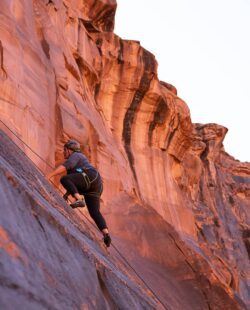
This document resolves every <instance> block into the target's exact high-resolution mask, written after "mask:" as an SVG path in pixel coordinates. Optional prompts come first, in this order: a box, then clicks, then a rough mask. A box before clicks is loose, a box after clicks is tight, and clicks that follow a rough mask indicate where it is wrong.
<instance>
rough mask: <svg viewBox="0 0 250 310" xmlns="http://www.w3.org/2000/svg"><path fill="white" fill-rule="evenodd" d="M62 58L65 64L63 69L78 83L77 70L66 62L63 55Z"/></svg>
mask: <svg viewBox="0 0 250 310" xmlns="http://www.w3.org/2000/svg"><path fill="white" fill-rule="evenodd" d="M63 57H64V62H65V68H66V69H67V70H68V71H69V72H70V73H71V74H72V75H73V76H74V78H76V79H77V81H80V76H79V74H78V72H77V70H76V69H75V68H74V67H73V66H72V65H71V64H70V63H68V60H67V58H66V56H65V55H63Z"/></svg>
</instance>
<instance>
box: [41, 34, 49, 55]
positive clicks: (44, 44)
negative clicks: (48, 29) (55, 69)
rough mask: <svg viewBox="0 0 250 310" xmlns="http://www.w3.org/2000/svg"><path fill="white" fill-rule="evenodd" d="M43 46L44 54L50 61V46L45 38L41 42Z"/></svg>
mask: <svg viewBox="0 0 250 310" xmlns="http://www.w3.org/2000/svg"><path fill="white" fill-rule="evenodd" d="M41 46H42V49H43V51H44V54H45V55H46V57H47V58H48V59H50V54H49V50H50V48H49V44H48V42H47V41H46V40H45V38H44V37H43V38H42V40H41Z"/></svg>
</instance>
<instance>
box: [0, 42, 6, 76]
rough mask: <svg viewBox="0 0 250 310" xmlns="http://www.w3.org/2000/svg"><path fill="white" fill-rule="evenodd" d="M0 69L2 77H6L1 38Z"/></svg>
mask: <svg viewBox="0 0 250 310" xmlns="http://www.w3.org/2000/svg"><path fill="white" fill-rule="evenodd" d="M0 70H1V71H2V72H3V74H4V77H5V78H6V77H7V72H6V71H5V69H4V66H3V44H2V41H1V40H0Z"/></svg>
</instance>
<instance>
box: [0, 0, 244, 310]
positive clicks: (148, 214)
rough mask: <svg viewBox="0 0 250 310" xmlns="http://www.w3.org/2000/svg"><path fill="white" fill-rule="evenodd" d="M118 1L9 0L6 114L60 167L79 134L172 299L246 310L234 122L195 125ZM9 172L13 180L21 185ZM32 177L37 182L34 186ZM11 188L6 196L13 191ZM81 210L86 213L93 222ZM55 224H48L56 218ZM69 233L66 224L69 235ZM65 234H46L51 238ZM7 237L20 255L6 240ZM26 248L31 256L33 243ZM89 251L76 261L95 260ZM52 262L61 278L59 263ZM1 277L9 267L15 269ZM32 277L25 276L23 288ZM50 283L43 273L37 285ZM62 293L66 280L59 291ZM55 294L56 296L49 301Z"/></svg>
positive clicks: (150, 275)
mask: <svg viewBox="0 0 250 310" xmlns="http://www.w3.org/2000/svg"><path fill="white" fill-rule="evenodd" d="M115 10H116V1H112V0H110V1H108V0H106V1H105V0H103V1H101V0H100V1H90V0H88V1H66V0H64V1H62V0H53V1H51V0H50V1H42V0H33V1H31V0H25V1H7V0H3V1H2V3H1V13H0V14H1V19H0V100H1V105H0V112H1V113H0V115H1V121H3V122H4V123H5V124H7V125H8V126H9V127H10V129H11V130H12V131H13V132H15V134H16V135H17V136H18V137H20V138H21V139H22V140H23V141H24V142H25V143H26V144H27V145H28V146H30V147H31V148H32V149H33V150H35V151H36V152H37V154H39V155H40V157H42V158H43V159H45V160H46V161H47V162H48V164H49V165H50V166H54V165H56V164H58V163H60V162H61V161H62V158H63V157H62V145H63V143H64V142H65V141H66V140H67V139H68V138H75V139H77V140H79V141H80V143H81V144H82V150H83V151H84V153H85V154H86V155H87V156H88V157H89V159H90V160H91V161H92V163H93V164H94V165H95V166H96V167H97V168H98V169H99V170H100V172H101V175H102V177H103V180H104V188H105V190H104V194H103V196H102V197H103V200H102V203H103V204H102V208H103V211H104V213H105V216H106V217H107V221H108V223H109V226H110V229H111V233H112V234H113V235H114V242H115V244H117V245H118V246H119V248H121V249H122V251H123V253H124V254H126V255H127V257H128V259H129V261H130V262H132V263H133V265H134V266H136V267H137V268H138V270H139V271H140V272H141V274H142V275H143V276H144V277H145V279H146V280H147V282H148V283H149V284H150V285H152V286H153V287H154V288H155V290H156V292H157V294H159V296H160V297H161V300H163V302H164V304H166V305H168V307H169V308H170V309H171V308H172V309H246V308H247V306H249V286H248V283H249V272H250V268H249V256H250V242H249V237H250V228H249V227H250V225H249V207H250V195H249V193H250V181H249V180H250V164H249V163H240V162H239V161H237V160H235V159H234V158H232V157H231V156H230V155H228V154H227V153H226V152H225V150H224V148H223V139H224V137H225V134H226V131H227V129H226V128H224V127H222V126H219V125H216V124H206V125H203V124H192V122H191V119H190V113H189V109H188V107H187V105H186V104H185V102H183V100H181V99H180V98H179V97H178V96H177V90H176V88H175V87H174V86H172V85H170V84H168V83H166V82H162V81H159V80H158V77H157V62H156V60H155V58H154V56H153V55H152V54H151V53H150V52H149V51H147V50H145V49H144V48H143V47H141V46H140V43H139V42H138V41H129V40H123V39H121V38H119V37H118V36H117V35H115V34H114V32H113V28H114V16H115ZM1 128H2V129H4V130H5V132H6V133H7V134H9V137H10V138H11V139H12V140H13V141H14V142H16V143H17V144H18V145H19V146H20V147H21V148H22V149H23V151H24V152H25V153H26V154H27V155H28V156H29V157H30V158H31V159H32V160H33V161H34V162H35V163H36V165H38V167H39V168H40V169H41V170H42V171H43V173H46V172H48V171H49V170H50V169H51V168H50V167H49V165H46V164H45V163H44V161H42V160H41V159H40V158H39V157H38V156H36V155H35V154H34V153H33V152H32V151H31V150H30V149H29V148H28V147H27V145H26V144H24V143H20V141H19V140H18V139H17V138H16V137H15V136H14V135H13V134H10V133H9V131H8V130H7V129H6V128H5V127H4V126H3V125H2V124H1ZM3 137H4V136H3V135H1V139H3ZM6 143H7V142H6ZM2 156H3V158H4V161H3V164H2V171H5V174H6V173H7V172H6V171H9V170H10V169H13V168H11V166H13V165H15V164H14V162H15V160H13V161H12V162H11V163H10V164H9V165H7V164H6V158H7V157H8V156H9V154H7V155H6V154H5V155H2ZM20 160H21V159H20ZM6 165H7V166H6ZM20 169H21V168H20ZM23 169H24V168H22V169H21V171H23ZM30 169H31V173H30V174H31V175H33V174H34V173H35V170H33V168H30ZM18 173H19V172H18ZM7 174H8V173H7ZM5 179H6V178H3V184H5V185H4V186H5V187H3V188H6V190H7V188H11V186H12V185H13V186H14V184H12V181H10V182H7V181H6V180H5ZM4 180H5V181H4ZM6 182H7V183H6ZM16 182H17V184H19V182H20V180H18V181H16ZM40 182H43V181H40ZM18 186H21V185H18ZM46 186H47V185H46ZM14 187H15V186H14ZM32 187H34V189H35V183H34V182H33V183H32V184H31V186H30V189H29V190H28V191H30V190H31V188H32ZM10 191H11V189H10ZM35 192H36V190H35ZM1 195H2V196H3V197H6V196H5V192H3V191H2V194H1ZM4 199H7V198H4ZM18 199H21V197H19V198H18ZM46 199H47V200H48V202H44V203H45V204H49V205H51V204H52V205H53V206H55V204H53V203H52V201H51V200H50V198H49V195H47V196H46ZM58 202H59V201H58ZM60 203H62V201H61V200H60ZM14 204H18V202H17V201H15V202H14ZM23 204H24V203H20V210H22V209H23ZM36 204H37V202H36V203H35V205H36ZM32 206H33V204H31V209H32ZM4 207H5V208H7V206H6V204H5V205H4ZM33 207H34V206H33ZM9 208H11V207H10V206H9ZM48 208H51V207H48ZM38 209H39V208H37V207H36V212H37V210H38ZM42 209H43V208H42ZM10 210H12V211H11V213H10V214H8V217H10V218H9V220H10V221H12V222H13V223H15V222H17V218H16V212H17V211H16V210H15V209H10ZM20 212H22V211H20ZM23 212H24V211H23ZM67 212H70V211H67ZM8 217H7V218H8ZM71 217H74V212H70V215H69V216H68V218H71ZM45 218H46V219H45V220H44V221H45V222H46V221H47V220H48V219H47V217H45ZM56 218H57V216H56ZM57 220H58V221H59V219H57ZM82 220H83V219H78V218H77V219H76V222H77V223H78V224H79V225H83V224H80V223H81V221H82ZM2 225H3V233H2V239H3V240H4V241H2V243H3V244H6V242H7V241H6V240H7V239H8V238H9V237H8V236H9V234H11V233H12V231H14V232H15V233H14V235H13V237H12V239H10V241H8V242H10V244H11V246H12V243H13V244H14V243H15V241H16V240H15V236H17V235H18V231H15V230H13V229H14V228H13V226H12V225H10V223H9V222H8V221H6V222H3V224H2ZM67 225H68V224H67V223H64V224H63V225H62V227H64V228H63V230H64V229H65V227H68V226H67ZM45 226H46V228H45V231H47V229H48V230H50V229H52V228H51V225H49V226H48V225H47V224H46V225H45ZM32 227H33V226H32ZM34 230H35V231H37V227H36V228H34ZM6 231H7V232H6ZM81 231H85V228H83V229H81ZM60 232H61V230H60ZM66 236H67V234H66V233H65V234H64V233H63V236H62V240H63V239H65V238H67V237H66ZM39 238H40V237H39ZM54 238H55V237H52V238H51V241H50V239H48V240H47V244H48V246H50V244H51V243H50V242H52V243H53V242H55V241H53V240H54ZM58 238H59V237H58ZM79 238H80V237H79ZM87 239H88V238H87ZM87 239H86V240H87ZM8 240H9V239H8ZM28 240H29V238H28ZM86 240H85V241H84V242H83V244H84V243H85V242H88V241H86ZM30 241H31V240H30ZM8 242H7V243H8ZM60 242H64V241H60ZM21 243H22V242H21ZM22 244H23V243H22ZM44 246H45V245H44ZM81 246H82V245H81ZM81 246H80V245H79V246H78V245H77V246H75V248H74V251H75V250H76V248H77V247H79V248H80V247H81ZM13 247H15V246H14V245H13ZM2 248H3V251H4V253H5V254H4V255H9V252H8V250H7V248H6V246H3V247H2ZM20 249H21V250H19V252H20V251H21V252H23V253H25V255H27V257H28V258H27V260H29V259H30V260H31V257H29V255H31V256H32V255H33V254H31V252H30V250H29V249H26V248H25V247H24V248H23V247H22V246H20ZM14 252H15V253H16V254H15V255H16V256H17V257H19V256H20V255H21V254H17V253H19V252H18V250H14ZM52 252H53V251H52ZM27 253H28V254H27ZM58 253H59V254H58ZM58 253H57V254H58V255H61V253H60V252H58ZM85 254H86V253H85ZM85 254H84V255H83V258H80V257H81V255H80V254H79V256H77V257H74V258H73V260H76V261H77V260H79V261H81V260H84V262H85V260H86V258H84V257H85ZM15 255H14V256H15ZM53 255H54V254H53ZM95 255H97V254H95ZM95 255H94V256H95ZM98 255H99V254H98ZM114 255H115V254H114ZM5 259H7V258H5ZM85 263H86V262H85ZM78 264H80V265H82V263H79V262H78ZM87 264H88V263H87ZM67 268H70V269H71V268H73V269H74V267H73V265H70V267H67ZM91 268H92V267H91ZM17 270H18V268H17ZM32 270H35V269H32ZM77 270H78V269H77ZM91 270H92V269H91ZM50 272H51V273H52V277H54V276H55V275H53V274H54V272H55V271H54V270H53V271H50ZM72 272H73V273H75V274H77V272H78V271H76V270H73V271H72ZM90 274H91V273H88V275H90ZM83 275H84V274H83ZM2 276H4V277H5V278H6V277H7V276H6V273H5V271H4V272H3V274H2ZM38 278H39V276H38ZM6 279H7V280H6V283H8V281H10V280H8V277H7V278H6ZM74 279H75V278H74ZM11 281H12V280H11ZM18 281H19V280H18ZM24 281H26V280H24ZM77 281H78V280H77ZM112 281H113V280H112ZM11 283H12V284H11V285H10V286H9V287H8V289H7V286H6V287H4V286H3V296H4V298H5V299H6V300H7V301H8V300H10V299H11V296H12V294H14V292H15V284H13V283H15V281H12V282H11ZM34 283H35V282H34ZM72 283H73V280H72ZM25 285H26V284H25V282H24V283H23V286H22V285H21V282H20V283H19V284H18V287H25ZM40 285H42V284H41V282H40V280H38V281H37V283H36V287H37V289H38V288H39V286H40ZM79 285H80V282H79ZM93 286H94V287H97V286H98V285H97V282H95V283H93ZM23 291H25V290H24V288H23ZM27 291H28V290H27ZM27 291H26V292H27ZM25 294H26V293H25ZM25 294H23V296H24V295H25ZM60 294H62V290H60V292H59V293H58V294H57V296H58V298H59V299H60V298H61V297H60ZM98 294H99V293H98ZM98 294H97V295H98ZM122 294H123V292H121V295H122ZM141 294H142V295H143V294H145V292H144V293H141ZM142 295H141V296H142ZM25 296H26V297H27V294H26V295H25ZM98 296H99V295H98ZM143 296H144V295H143ZM22 298H23V297H22ZM100 298H101V297H100ZM112 298H113V297H112ZM121 298H122V297H121ZM126 298H129V296H127V297H126ZM131 298H132V299H133V297H131ZM141 298H142V300H144V299H143V298H144V297H141ZM145 298H146V297H145ZM104 299H105V298H104ZM27 300H28V299H27ZM27 300H26V301H25V302H27V303H28V301H27ZM102 300H103V299H102ZM112 300H113V299H112ZM53 302H55V304H56V298H55V299H53V301H52V302H51V303H50V305H52V304H53ZM96 302H97V301H96ZM103 302H104V301H103ZM136 302H137V301H136ZM136 302H135V303H136ZM143 303H144V301H143ZM153 303H154V306H152V305H153ZM155 303H156V301H152V300H151V299H150V301H148V303H147V305H146V306H145V307H149V308H150V307H158V306H159V304H158V305H157V306H156V304H157V303H156V304H155ZM79 305H80V301H79V303H78V304H77V305H76V307H79ZM88 305H89V306H90V304H88ZM122 305H123V304H122V303H121V304H119V303H117V304H116V306H120V307H123V306H122ZM46 306H48V305H45V306H44V307H45V308H46ZM101 306H103V303H101V304H96V307H97V308H101ZM106 307H107V308H112V305H111V304H108V305H107V306H106ZM138 307H139V306H138Z"/></svg>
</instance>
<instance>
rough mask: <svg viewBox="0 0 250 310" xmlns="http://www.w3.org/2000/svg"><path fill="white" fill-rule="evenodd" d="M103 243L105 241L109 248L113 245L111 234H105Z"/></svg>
mask: <svg viewBox="0 0 250 310" xmlns="http://www.w3.org/2000/svg"><path fill="white" fill-rule="evenodd" d="M103 241H104V243H105V244H106V246H107V247H109V246H110V244H111V238H110V235H109V234H105V235H104V237H103Z"/></svg>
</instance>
